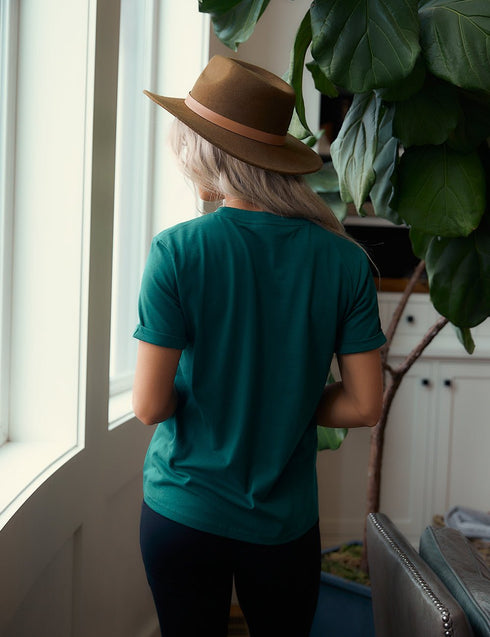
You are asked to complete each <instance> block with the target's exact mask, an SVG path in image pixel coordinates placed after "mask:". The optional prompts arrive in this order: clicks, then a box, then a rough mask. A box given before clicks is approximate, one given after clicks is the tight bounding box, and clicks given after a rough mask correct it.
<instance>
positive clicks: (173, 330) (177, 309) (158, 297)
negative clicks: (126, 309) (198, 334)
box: [133, 237, 187, 349]
mask: <svg viewBox="0 0 490 637" xmlns="http://www.w3.org/2000/svg"><path fill="white" fill-rule="evenodd" d="M138 314H139V323H138V326H137V327H136V330H135V332H134V334H133V336H134V337H135V338H137V339H139V340H141V341H145V342H147V343H152V344H153V345H160V346H162V347H172V348H174V349H184V347H185V345H186V343H187V338H186V329H185V321H184V316H183V313H182V308H181V304H180V299H179V294H178V285H177V277H176V273H175V263H174V259H173V258H172V255H171V254H170V252H169V250H168V248H167V247H166V246H165V244H164V243H163V242H162V241H161V240H159V239H158V237H156V238H155V239H153V242H152V244H151V248H150V253H149V255H148V259H147V262H146V266H145V270H144V272H143V279H142V282H141V289H140V296H139V302H138Z"/></svg>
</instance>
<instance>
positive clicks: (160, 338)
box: [133, 325, 187, 349]
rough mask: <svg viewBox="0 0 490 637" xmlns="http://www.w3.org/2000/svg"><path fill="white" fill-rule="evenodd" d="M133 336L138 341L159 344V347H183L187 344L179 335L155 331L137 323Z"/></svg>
mask: <svg viewBox="0 0 490 637" xmlns="http://www.w3.org/2000/svg"><path fill="white" fill-rule="evenodd" d="M133 337H134V338H137V339H138V340H140V341H145V343H151V344H152V345H160V347H171V348H173V349H184V347H185V346H186V344H187V341H186V339H185V338H182V337H181V336H172V335H171V334H164V333H163V332H157V331H155V330H152V329H150V328H148V327H144V326H143V325H138V327H137V328H136V329H135V331H134V333H133Z"/></svg>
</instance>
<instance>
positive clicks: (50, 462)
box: [0, 442, 81, 530]
mask: <svg viewBox="0 0 490 637" xmlns="http://www.w3.org/2000/svg"><path fill="white" fill-rule="evenodd" d="M80 449H81V447H80V446H75V447H72V448H70V449H67V448H66V444H64V445H61V444H59V443H58V444H57V443H46V442H6V443H5V444H4V445H3V446H2V447H1V448H0V475H2V476H4V479H3V480H2V485H1V487H0V530H1V529H3V527H4V526H5V525H6V524H7V522H8V521H9V520H10V518H11V517H12V516H13V515H14V513H16V512H17V511H18V509H20V507H21V506H22V505H23V504H24V502H25V501H26V500H27V499H28V498H29V497H30V496H31V495H32V494H33V493H34V492H35V491H36V489H38V488H39V487H40V486H41V484H42V483H43V482H45V481H46V480H47V478H49V477H50V476H51V475H52V474H53V473H55V471H57V470H58V469H59V468H60V467H61V466H62V465H63V464H65V463H66V462H67V461H68V460H69V459H70V458H72V457H73V456H75V455H76V454H77V453H78V452H79V451H80Z"/></svg>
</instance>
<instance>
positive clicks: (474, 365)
mask: <svg viewBox="0 0 490 637" xmlns="http://www.w3.org/2000/svg"><path fill="white" fill-rule="evenodd" d="M397 298H398V295H395V294H386V295H385V294H381V295H380V313H381V316H382V322H383V324H384V327H386V324H387V321H388V320H389V318H390V316H391V314H392V312H393V309H394V306H395V304H396V300H397ZM436 318H437V314H436V312H435V310H434V309H433V307H432V305H431V304H430V301H429V299H428V297H427V296H426V295H423V294H416V295H413V296H412V298H411V300H410V302H409V304H408V305H407V308H406V311H405V312H404V315H403V317H402V320H401V322H400V325H399V328H398V330H397V335H396V337H395V339H394V342H393V347H392V356H391V357H390V362H391V364H393V365H396V364H397V363H398V362H400V361H401V360H402V357H403V355H404V354H406V353H408V351H410V349H411V348H412V347H413V346H414V345H415V344H416V343H417V342H418V341H419V339H420V337H421V336H422V335H423V334H424V333H425V331H426V330H427V329H428V327H430V325H431V324H432V323H433V322H434V321H435V320H436ZM474 338H475V342H476V345H477V348H476V352H475V354H474V355H473V356H470V355H468V354H467V353H466V352H465V351H464V349H463V347H462V345H461V344H460V343H459V342H458V340H457V338H456V336H455V332H454V329H453V328H452V327H451V326H447V327H446V328H444V330H443V331H442V332H441V333H440V334H439V335H438V336H437V337H436V338H435V340H434V341H433V343H432V344H431V346H430V347H429V348H427V350H426V351H425V353H424V355H423V356H422V357H421V358H420V359H419V360H418V361H417V363H415V365H414V366H413V367H412V368H411V370H410V371H409V372H408V373H407V375H406V376H405V377H404V379H403V382H402V384H401V386H400V388H399V390H398V392H397V395H396V398H395V400H394V402H393V406H392V410H391V413H390V418H389V422H388V426H387V429H386V438H385V448H384V461H383V470H382V489H381V510H382V511H383V512H385V513H387V514H388V515H389V516H390V517H391V518H392V519H393V520H394V522H395V523H396V524H397V525H398V526H399V527H400V529H401V530H402V532H403V533H405V534H406V535H407V537H408V538H409V539H410V540H411V541H412V542H413V543H414V544H416V543H417V541H418V538H419V537H420V533H421V532H422V530H423V529H424V528H425V526H426V525H427V524H430V523H431V521H432V517H433V515H434V514H436V513H439V514H443V513H445V512H446V511H447V510H448V509H449V508H450V507H452V506H455V505H461V506H469V507H473V508H476V509H479V510H483V511H487V510H489V509H490V346H489V345H490V326H489V325H488V324H487V323H485V324H483V325H482V326H480V327H478V328H477V329H475V330H474ZM369 433H370V432H369V431H366V430H359V431H356V430H353V431H351V432H350V433H349V436H348V437H347V440H346V441H345V442H344V445H343V446H342V447H341V448H340V449H339V450H338V451H335V452H322V453H321V454H319V457H318V478H319V496H320V525H321V531H322V539H323V543H324V544H325V545H328V544H335V543H337V542H340V541H344V540H348V539H353V538H360V537H361V534H362V530H363V523H364V514H365V495H366V483H367V461H368V454H369Z"/></svg>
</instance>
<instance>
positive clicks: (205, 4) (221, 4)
mask: <svg viewBox="0 0 490 637" xmlns="http://www.w3.org/2000/svg"><path fill="white" fill-rule="evenodd" d="M241 1H242V0H199V11H200V12H201V13H211V14H214V15H220V14H221V13H226V12H227V11H229V10H230V9H232V8H233V7H234V6H236V5H237V4H240V2H241Z"/></svg>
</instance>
